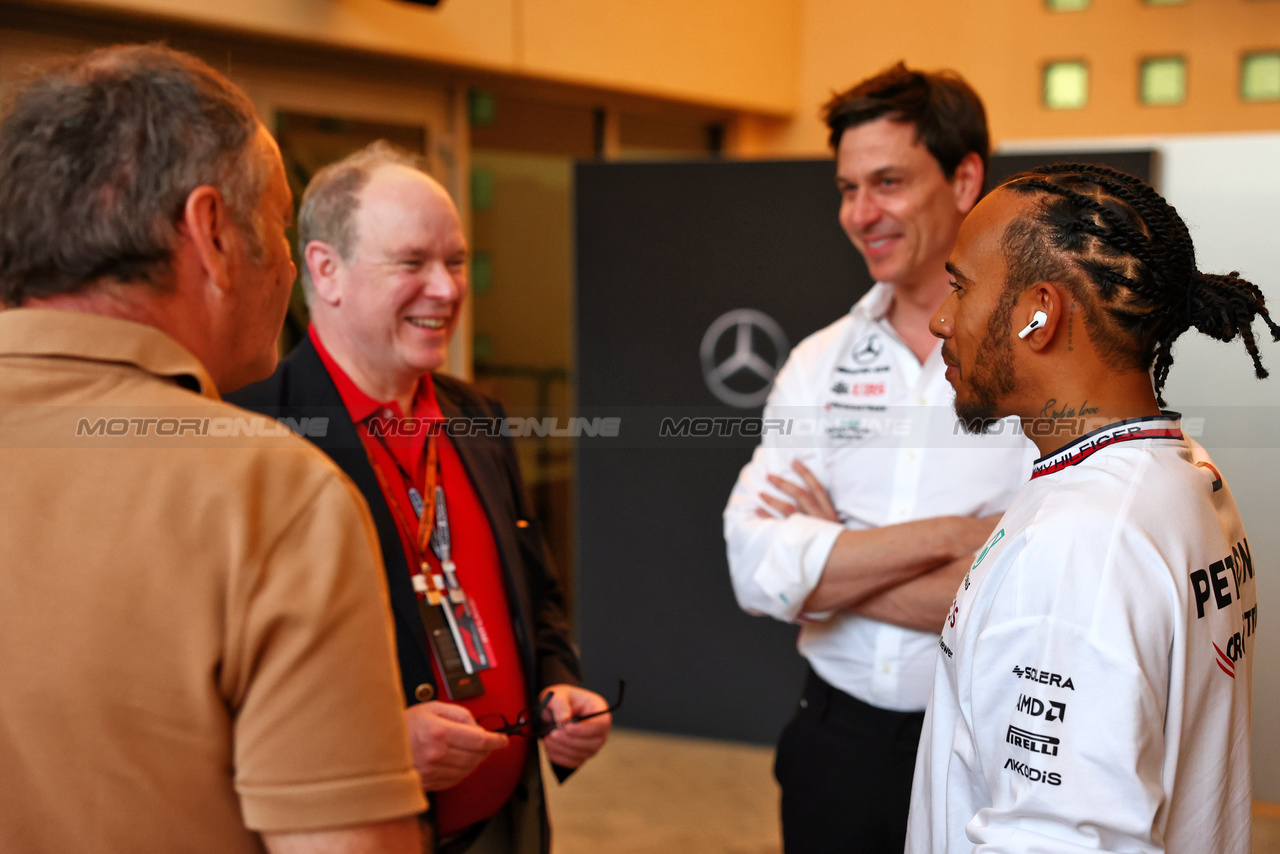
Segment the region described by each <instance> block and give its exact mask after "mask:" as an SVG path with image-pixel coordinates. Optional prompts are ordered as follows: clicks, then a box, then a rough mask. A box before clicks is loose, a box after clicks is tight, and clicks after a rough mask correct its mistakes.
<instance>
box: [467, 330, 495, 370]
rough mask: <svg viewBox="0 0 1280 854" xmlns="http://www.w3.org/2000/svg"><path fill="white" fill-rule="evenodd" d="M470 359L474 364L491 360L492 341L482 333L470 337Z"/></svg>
mask: <svg viewBox="0 0 1280 854" xmlns="http://www.w3.org/2000/svg"><path fill="white" fill-rule="evenodd" d="M471 358H472V360H474V361H475V362H476V364H484V363H485V362H487V361H489V360H490V359H492V358H493V339H492V338H490V337H489V336H488V335H486V334H485V333H483V332H477V333H476V334H475V335H473V336H472V337H471Z"/></svg>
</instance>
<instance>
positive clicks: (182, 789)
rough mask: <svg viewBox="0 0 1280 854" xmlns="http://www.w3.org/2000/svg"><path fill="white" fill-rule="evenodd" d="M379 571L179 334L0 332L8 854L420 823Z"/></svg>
mask: <svg viewBox="0 0 1280 854" xmlns="http://www.w3.org/2000/svg"><path fill="white" fill-rule="evenodd" d="M196 390H198V391H196ZM380 566H381V559H380V557H379V556H378V545H377V536H376V534H375V532H374V528H373V523H372V521H371V520H370V518H369V513H368V509H367V508H366V507H365V504H364V502H363V500H362V499H361V498H360V496H359V493H358V492H357V490H356V489H355V487H354V486H353V485H352V484H351V482H350V481H349V480H348V479H347V478H346V477H345V475H343V474H342V472H341V471H339V470H338V468H337V467H336V466H334V465H333V463H332V462H330V461H329V459H328V458H327V457H325V456H324V454H322V453H320V452H319V451H318V450H316V449H315V448H313V447H312V446H310V445H309V444H307V443H306V442H304V441H302V440H301V439H299V438H297V437H296V436H294V435H292V434H291V433H289V432H288V431H287V430H283V429H280V428H279V427H278V425H276V424H275V423H274V422H272V421H270V420H269V419H265V418H263V417H262V416H257V415H252V414H249V413H246V412H245V411H244V410H240V409H237V408H236V407H233V406H230V405H229V404H225V403H222V402H221V401H220V400H219V399H218V396H217V392H216V390H214V387H213V383H212V382H211V380H210V378H209V376H208V374H207V373H206V372H205V370H204V368H203V367H202V366H201V365H200V363H199V362H198V361H197V360H196V359H195V357H193V356H192V355H191V354H190V353H189V352H187V351H186V350H185V349H183V348H182V347H181V346H180V345H178V344H177V343H176V342H175V341H173V340H172V339H171V338H169V337H167V336H166V335H164V334H163V333H161V332H159V331H158V330H156V329H153V328H152V327H149V326H144V325H141V324H137V323H130V322H127V321H121V320H114V319H110V318H105V317H101V316H96V315H90V314H79V313H74V312H61V311H50V310H45V309H11V310H9V311H5V312H0V851H6V852H8V851H13V852H19V851H20V852H24V854H25V852H50V854H52V853H53V852H57V854H64V852H68V851H102V852H124V851H129V852H141V851H145V852H166V851H183V852H204V851H207V852H218V854H231V852H259V851H261V850H262V847H261V843H260V841H259V840H258V837H257V835H256V834H255V833H253V832H251V830H258V831H288V830H308V829H319V828H324V827H332V826H337V825H347V824H355V823H363V822H368V821H376V820H382V819H388V818H395V817H399V816H405V815H411V814H414V813H417V812H419V811H421V810H422V809H423V808H424V806H425V805H424V801H423V797H422V793H421V790H420V788H419V784H418V778H417V775H416V774H415V772H414V770H413V766H412V763H411V760H410V756H409V751H408V746H407V738H406V733H405V727H404V719H403V713H402V704H401V698H400V689H399V684H398V677H397V674H396V670H395V668H396V665H395V659H394V653H393V650H394V646H393V641H392V634H391V631H392V630H391V622H390V614H389V608H388V604H387V592H386V583H385V580H384V577H383V574H382V572H381V570H380V569H379V567H380ZM246 828H249V829H251V830H249V829H246Z"/></svg>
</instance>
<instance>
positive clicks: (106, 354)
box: [0, 308, 219, 400]
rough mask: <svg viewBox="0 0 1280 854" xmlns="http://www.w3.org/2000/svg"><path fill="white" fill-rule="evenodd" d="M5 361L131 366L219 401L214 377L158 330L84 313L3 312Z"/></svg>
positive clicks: (0, 339)
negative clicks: (20, 358)
mask: <svg viewBox="0 0 1280 854" xmlns="http://www.w3.org/2000/svg"><path fill="white" fill-rule="evenodd" d="M0 356H46V357H57V358H63V359H82V360H85V361H91V362H103V363H115V364H120V365H131V366H133V367H135V368H138V369H140V370H143V371H146V372H147V373H149V374H154V375H155V376H158V377H165V378H167V379H171V380H173V381H174V382H176V383H178V384H179V385H181V386H183V387H185V388H187V389H190V390H191V391H194V392H196V393H197V394H200V395H202V396H204V397H208V398H211V399H213V400H218V399H219V397H218V389H217V386H215V385H214V382H213V378H212V377H210V376H209V372H208V371H207V370H205V367H204V365H202V364H201V363H200V360H199V359H197V358H196V357H195V356H194V355H193V354H192V353H191V351H189V350H188V349H187V348H185V347H183V346H182V345H181V344H179V343H178V342H177V341H175V340H174V339H173V338H170V337H169V336H168V335H166V334H165V333H164V332H161V331H160V330H159V329H157V328H156V327H154V326H150V325H148V324H145V323H138V322H137V321H133V320H123V319H121V318H118V317H108V316H107V315H103V314H94V313H91V312H84V311H66V310H63V309H53V308H10V309H7V310H5V311H0Z"/></svg>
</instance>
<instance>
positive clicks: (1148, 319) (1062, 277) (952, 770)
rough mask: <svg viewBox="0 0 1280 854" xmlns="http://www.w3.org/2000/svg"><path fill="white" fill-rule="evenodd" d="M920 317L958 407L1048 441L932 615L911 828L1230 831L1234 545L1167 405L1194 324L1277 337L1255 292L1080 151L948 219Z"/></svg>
mask: <svg viewBox="0 0 1280 854" xmlns="http://www.w3.org/2000/svg"><path fill="white" fill-rule="evenodd" d="M947 269H948V270H949V271H950V273H951V275H952V277H953V279H954V281H953V285H952V287H953V291H952V294H951V296H950V297H948V298H947V300H946V301H945V302H944V303H943V304H942V307H941V308H940V309H939V310H938V312H937V314H936V315H935V316H934V318H933V320H932V322H931V327H930V328H931V329H932V330H933V333H934V334H935V335H937V336H938V337H939V338H942V339H943V346H942V354H943V359H944V360H945V361H946V363H947V366H948V367H947V379H948V380H949V381H950V383H951V385H952V386H953V387H954V388H955V391H956V412H957V414H958V415H959V417H960V419H961V420H962V421H963V422H964V423H965V424H966V425H967V426H968V427H969V428H970V429H972V430H975V431H982V430H985V429H988V428H989V426H990V425H991V424H993V423H996V422H994V420H993V419H996V418H999V417H1002V416H1008V415H1013V416H1017V417H1019V418H1020V419H1021V420H1022V423H1023V427H1024V429H1025V431H1026V433H1027V435H1028V436H1029V437H1030V438H1031V439H1032V440H1033V441H1034V442H1035V443H1036V445H1037V446H1038V447H1039V450H1040V452H1041V454H1042V455H1043V456H1041V458H1040V459H1039V460H1037V461H1036V465H1035V468H1034V472H1033V475H1032V479H1031V481H1030V482H1029V483H1027V484H1026V485H1025V486H1024V487H1023V488H1022V490H1021V491H1020V492H1019V493H1018V495H1017V497H1016V498H1015V499H1014V501H1013V504H1012V505H1011V506H1010V507H1009V509H1008V511H1006V513H1005V515H1004V517H1003V518H1002V519H1001V520H1000V523H999V524H998V525H997V526H996V529H995V531H994V532H993V533H992V535H991V537H990V538H989V539H988V541H987V543H986V545H985V547H984V548H983V549H982V550H981V551H980V552H979V553H978V556H977V558H976V560H975V561H974V563H973V566H972V567H971V568H970V569H969V572H968V574H967V575H966V576H965V578H964V581H963V583H962V584H961V587H960V590H959V591H958V592H957V595H956V599H955V602H954V603H953V605H952V608H951V613H950V615H949V616H948V618H947V622H946V624H945V625H944V626H943V630H942V636H941V638H940V640H939V644H938V648H939V650H940V654H939V656H938V663H937V668H936V673H935V678H934V687H933V697H932V699H931V701H930V705H929V710H928V712H927V713H926V718H925V723H924V731H923V733H922V736H921V742H920V752H919V756H918V759H917V763H916V773H915V780H914V788H913V798H912V804H911V815H910V819H909V822H908V836H907V851H908V852H922V854H923V852H929V854H937V852H953V851H954V852H959V851H984V852H988V851H992V852H994V851H1001V852H1014V851H1037V852H1067V851H1081V850H1106V851H1144V852H1145V851H1165V850H1168V851H1213V852H1240V853H1241V854H1247V852H1248V851H1249V846H1250V840H1249V827H1250V799H1251V781H1250V763H1249V700H1250V681H1251V672H1252V659H1251V654H1252V650H1253V632H1254V629H1255V627H1256V622H1257V595H1256V588H1255V586H1254V578H1253V575H1254V570H1253V558H1252V555H1251V552H1250V549H1249V543H1248V540H1247V539H1246V537H1245V532H1244V528H1243V526H1242V524H1241V522H1240V516H1239V513H1238V512H1237V510H1236V506H1235V502H1234V500H1233V499H1232V497H1231V490H1230V489H1229V488H1228V487H1227V485H1226V482H1225V480H1224V479H1223V477H1222V474H1221V473H1220V472H1219V471H1218V469H1217V468H1215V467H1214V465H1213V463H1212V462H1211V461H1210V460H1209V458H1208V456H1207V454H1205V452H1204V449H1203V448H1201V447H1199V446H1198V445H1196V444H1195V443H1193V442H1191V441H1190V440H1188V439H1187V438H1185V437H1184V435H1183V433H1182V431H1181V428H1180V426H1179V416H1178V415H1177V413H1173V412H1167V411H1162V407H1163V405H1164V401H1163V399H1162V395H1161V390H1162V388H1163V385H1164V381H1165V378H1166V377H1167V375H1168V372H1169V367H1170V365H1171V364H1172V361H1173V359H1172V350H1171V348H1172V345H1173V342H1174V341H1175V340H1176V339H1177V338H1178V336H1180V335H1181V334H1182V333H1183V332H1185V331H1186V330H1187V329H1189V328H1191V327H1192V326H1194V327H1196V328H1197V329H1198V330H1200V331H1201V332H1203V333H1205V334H1207V335H1210V336H1212V337H1214V338H1217V339H1219V340H1223V341H1229V340H1231V339H1233V338H1235V337H1236V336H1239V337H1240V338H1242V339H1243V340H1244V344H1245V347H1246V349H1247V350H1248V351H1249V354H1250V355H1251V356H1252V358H1253V362H1254V368H1255V372H1256V374H1257V376H1258V377H1260V378H1261V377H1265V376H1266V371H1265V370H1264V369H1263V368H1262V364H1261V361H1260V359H1259V357H1258V350H1257V344H1256V342H1255V341H1254V338H1253V333H1252V330H1251V326H1252V323H1253V321H1254V320H1255V319H1256V318H1257V317H1259V316H1260V317H1261V318H1262V319H1263V321H1264V322H1265V323H1266V324H1267V327H1268V328H1269V329H1270V330H1271V332H1272V334H1273V336H1274V337H1276V338H1277V340H1280V328H1277V327H1276V325H1275V324H1274V323H1273V322H1272V321H1271V318H1270V317H1269V315H1268V313H1267V310H1266V308H1265V307H1264V300H1263V296H1262V293H1261V291H1260V290H1259V289H1258V288H1257V287H1256V286H1254V285H1253V284H1251V283H1249V282H1246V281H1244V280H1242V279H1241V278H1239V276H1238V274H1236V273H1231V274H1229V275H1226V276H1215V275H1205V274H1202V273H1199V272H1198V271H1197V270H1196V263H1195V251H1194V247H1193V246H1192V243H1191V239H1190V236H1189V234H1188V232H1187V228H1186V226H1185V225H1184V224H1183V222H1182V220H1181V219H1180V218H1179V216H1178V214H1177V213H1176V211H1174V209H1173V208H1172V207H1171V206H1170V205H1169V204H1168V203H1167V202H1166V201H1165V200H1164V199H1163V198H1161V197H1160V195H1159V194H1158V193H1156V192H1155V191H1154V190H1152V189H1151V188H1150V187H1148V186H1146V185H1145V184H1143V183H1142V182H1141V181H1139V180H1138V179H1136V178H1132V177H1130V176H1128V175H1124V174H1121V173H1118V172H1114V171H1112V170H1110V169H1106V168H1103V167H1096V166H1077V165H1073V164H1067V165H1058V166H1050V167H1044V168H1042V169H1038V170H1035V171H1033V172H1029V173H1024V174H1022V175H1019V176H1016V177H1014V178H1012V179H1011V180H1010V181H1009V182H1008V183H1006V184H1004V185H1003V186H1002V187H1000V188H999V189H998V190H996V191H995V192H994V193H992V194H991V195H990V196H989V197H987V198H986V199H984V200H983V201H982V202H981V203H979V204H978V205H977V206H976V207H975V208H974V211H973V213H972V214H971V215H970V216H969V217H968V219H966V221H965V222H964V224H963V226H962V228H961V230H960V235H959V238H958V239H957V242H956V248H955V251H954V252H953V254H952V256H951V260H950V262H949V263H948V264H947Z"/></svg>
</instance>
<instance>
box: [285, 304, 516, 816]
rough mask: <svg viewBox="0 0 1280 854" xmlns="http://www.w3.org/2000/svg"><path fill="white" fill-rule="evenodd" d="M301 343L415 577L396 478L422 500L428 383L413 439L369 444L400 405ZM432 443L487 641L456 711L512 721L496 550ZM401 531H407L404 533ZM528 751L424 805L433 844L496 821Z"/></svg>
mask: <svg viewBox="0 0 1280 854" xmlns="http://www.w3.org/2000/svg"><path fill="white" fill-rule="evenodd" d="M308 334H309V335H310V337H311V343H312V344H314V345H315V348H316V352H317V353H318V354H319V355H320V360H321V361H322V362H323V363H324V366H325V368H326V369H327V370H328V371H329V376H330V377H331V378H332V379H333V382H334V385H336V386H337V387H338V394H340V395H341V396H342V402H343V404H344V405H345V406H346V408H347V413H348V414H349V415H350V416H351V420H352V421H353V422H354V423H355V425H356V432H357V433H359V434H360V440H361V441H362V442H363V443H364V446H365V448H366V449H367V450H368V452H369V455H370V457H371V459H372V461H373V463H374V464H375V465H377V466H378V468H379V470H380V471H381V472H382V484H383V497H384V498H385V499H386V500H387V501H388V502H389V503H392V502H394V505H395V507H397V508H399V513H398V514H397V513H396V512H394V511H393V512H392V517H393V518H395V519H396V528H397V529H398V530H399V534H400V545H401V547H402V548H403V549H404V554H405V558H406V561H407V564H408V565H407V567H406V569H407V570H408V572H409V573H410V575H418V574H420V571H421V570H420V568H419V566H418V561H417V560H416V559H415V557H414V555H416V554H417V529H416V525H417V520H418V516H417V513H416V512H414V509H413V504H412V502H411V501H410V500H409V484H408V483H407V482H406V477H410V478H412V479H413V481H414V486H415V487H416V488H417V489H418V492H419V493H423V492H424V491H425V490H424V484H423V483H422V482H421V481H422V480H423V479H424V478H423V477H422V472H421V471H420V468H419V467H420V466H421V457H422V455H423V454H424V453H426V444H427V430H426V427H425V425H426V424H428V423H430V422H433V421H438V420H441V419H442V418H443V415H442V414H441V411H440V404H439V403H438V402H437V400H436V395H435V385H434V383H432V381H431V375H430V374H428V375H426V376H424V377H423V378H422V380H421V381H420V382H419V383H418V388H417V391H416V392H415V394H414V399H413V406H412V411H411V412H410V413H409V417H410V419H411V421H410V422H409V423H410V424H413V425H415V426H416V427H418V428H419V429H416V430H414V429H409V430H401V431H396V432H394V433H393V434H392V435H385V436H381V437H378V438H375V437H374V436H373V435H372V434H371V433H370V432H369V429H368V421H369V419H371V418H373V417H381V418H383V419H387V420H391V419H403V418H404V413H403V412H402V411H401V409H400V404H399V403H397V402H396V401H394V400H392V401H378V400H374V399H373V398H372V397H370V396H369V395H367V394H365V393H364V392H363V391H361V390H360V388H359V387H358V386H356V384H355V383H354V382H353V381H352V380H351V378H350V377H348V376H347V374H346V372H345V371H343V370H342V368H341V367H340V366H339V365H338V363H337V362H335V361H334V360H333V358H332V357H331V356H330V355H329V352H328V351H327V350H326V349H325V347H324V343H323V342H322V341H321V340H320V335H319V333H317V332H316V328H315V327H314V326H312V327H311V328H310V329H308ZM435 441H436V447H437V454H438V457H439V463H440V481H439V482H440V484H441V485H442V486H443V487H444V494H445V503H446V506H447V508H448V511H449V530H450V537H451V540H452V542H451V546H452V549H453V554H452V557H453V561H454V563H455V564H457V576H458V581H459V583H460V584H461V585H462V589H463V590H464V591H465V592H466V594H467V598H468V599H469V600H470V602H471V607H472V609H473V610H474V612H475V615H476V622H477V624H478V628H479V629H480V633H481V635H482V636H483V637H484V638H485V640H486V641H487V643H486V649H487V650H488V651H489V654H490V657H491V662H492V667H491V668H490V669H489V670H485V671H483V672H482V673H481V677H480V678H481V681H482V682H483V683H484V693H483V694H481V695H480V696H478V697H473V698H471V699H469V700H461V701H459V702H458V705H461V706H464V707H466V708H467V709H468V710H469V711H470V712H471V714H472V715H474V716H475V717H476V718H477V719H479V718H480V717H481V716H483V715H490V714H494V713H500V714H502V715H505V716H506V718H507V719H508V720H510V721H514V720H515V718H516V715H517V714H519V713H520V711H522V710H523V709H524V707H525V684H524V674H523V673H522V670H521V665H520V652H519V648H518V647H517V646H516V639H515V633H514V631H513V629H512V625H511V610H510V608H509V607H508V602H507V591H506V585H505V584H504V583H503V577H502V564H501V562H500V559H499V557H498V548H497V544H496V543H495V542H494V539H493V531H492V530H491V529H490V527H489V519H488V517H487V516H486V515H485V512H484V506H483V505H482V504H481V503H480V499H479V496H477V495H476V492H475V489H474V487H473V486H472V485H471V479H470V478H469V477H468V476H467V472H466V469H464V468H463V465H462V460H461V458H459V456H458V451H457V449H456V448H455V447H454V446H453V443H452V442H451V441H450V440H449V439H448V437H447V436H445V435H444V433H443V432H441V433H440V434H439V435H437V437H436V440H435ZM392 455H394V457H393V456H392ZM397 463H398V465H397ZM388 489H389V490H390V492H389V493H388ZM402 522H403V523H407V524H410V525H413V526H415V527H414V529H413V530H409V531H406V530H404V524H403V523H402ZM427 561H428V562H429V563H430V565H431V566H432V567H433V568H434V569H435V571H436V572H439V567H440V561H439V559H438V558H437V557H436V556H435V555H434V554H432V553H428V554H427ZM419 595H420V596H423V595H424V594H419ZM431 668H432V671H433V672H434V673H435V678H436V685H437V690H438V692H439V693H438V694H437V696H438V697H439V699H441V700H444V699H445V693H444V690H443V686H444V684H445V680H444V677H443V674H441V673H440V670H439V668H438V666H437V665H436V663H435V661H434V658H433V660H432V662H431ZM529 748H530V744H529V740H528V739H526V738H520V737H512V738H511V740H510V743H509V744H508V746H507V747H505V748H503V749H502V750H495V751H494V752H493V753H491V754H489V757H488V758H487V759H485V761H484V762H482V763H481V764H480V766H479V767H478V768H477V769H476V770H475V771H473V772H472V773H471V774H470V775H469V776H468V777H467V778H466V779H465V780H463V781H462V782H461V783H459V784H458V785H456V786H454V787H453V788H451V789H446V790H444V791H442V792H437V793H434V794H433V795H432V799H433V801H434V803H435V806H436V818H437V824H438V832H439V833H440V835H441V836H448V835H450V834H453V833H456V832H458V831H460V830H463V829H464V828H466V827H468V826H470V825H472V824H474V823H475V822H477V821H480V820H482V819H486V818H488V817H489V816H491V815H493V814H494V813H496V812H497V811H498V810H499V809H500V808H501V807H502V805H503V804H505V803H506V802H507V801H508V800H509V799H510V798H511V796H512V794H514V793H515V790H516V787H517V785H519V782H520V779H521V777H522V776H523V773H524V764H525V759H526V757H527V752H528V750H529Z"/></svg>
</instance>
